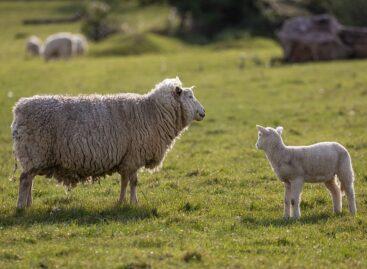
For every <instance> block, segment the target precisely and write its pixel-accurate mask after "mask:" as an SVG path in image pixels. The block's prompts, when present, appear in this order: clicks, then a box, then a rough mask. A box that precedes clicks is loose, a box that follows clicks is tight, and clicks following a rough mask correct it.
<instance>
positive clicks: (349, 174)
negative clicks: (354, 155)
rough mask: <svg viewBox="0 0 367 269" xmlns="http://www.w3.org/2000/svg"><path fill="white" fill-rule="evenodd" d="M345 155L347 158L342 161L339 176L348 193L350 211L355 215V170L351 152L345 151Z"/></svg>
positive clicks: (342, 186) (343, 188)
mask: <svg viewBox="0 0 367 269" xmlns="http://www.w3.org/2000/svg"><path fill="white" fill-rule="evenodd" d="M344 155H345V156H344V157H345V158H344V159H342V161H341V162H340V165H339V171H338V174H337V176H338V178H339V181H340V184H341V188H342V190H344V191H345V194H346V195H347V198H348V206H349V211H350V213H351V214H352V215H355V214H356V213H357V207H356V199H355V194H354V172H353V167H352V162H351V160H350V156H349V154H347V153H345V154H344Z"/></svg>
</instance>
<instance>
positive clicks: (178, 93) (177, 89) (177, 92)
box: [175, 86, 182, 96]
mask: <svg viewBox="0 0 367 269" xmlns="http://www.w3.org/2000/svg"><path fill="white" fill-rule="evenodd" d="M175 93H176V94H177V95H178V96H180V95H181V93H182V89H181V87H179V86H176V88H175Z"/></svg>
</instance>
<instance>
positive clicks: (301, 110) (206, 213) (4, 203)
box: [0, 1, 367, 268]
mask: <svg viewBox="0 0 367 269" xmlns="http://www.w3.org/2000/svg"><path fill="white" fill-rule="evenodd" d="M72 11H73V6H72V3H71V2H67V1H60V2H54V1H53V2H46V1H41V2H36V1H31V2H20V1H16V2H11V1H10V2H3V1H2V2H0V26H1V31H0V113H1V114H0V116H1V124H0V268H29V267H32V268H65V267H73V268H149V267H152V268H177V267H182V268H224V267H225V268H255V267H256V268H366V267H367V259H366V248H367V238H366V233H367V216H366V213H367V210H366V206H367V193H366V189H367V169H366V161H367V159H366V157H367V156H366V155H367V137H366V135H365V131H366V126H367V106H366V102H367V76H366V74H365V73H366V72H365V71H366V69H367V62H366V61H336V62H328V63H312V64H302V65H279V66H273V67H271V66H270V65H269V61H270V58H271V57H277V56H280V55H281V51H280V48H279V47H278V46H277V45H276V43H274V42H273V41H271V40H266V39H261V38H248V37H244V38H242V39H238V40H234V41H229V40H227V41H218V42H215V43H211V44H208V45H205V46H199V45H192V44H188V43H185V42H183V41H180V40H178V39H174V38H169V37H164V36H160V35H157V34H153V33H152V32H150V31H149V30H150V28H149V27H148V26H147V25H149V21H150V18H152V20H153V21H154V23H153V24H152V27H157V25H163V24H164V16H160V17H161V20H158V19H157V20H154V18H156V17H155V16H158V15H155V14H168V10H167V8H166V7H157V6H151V7H146V8H144V9H142V10H137V9H136V7H135V8H134V6H133V5H132V6H128V8H126V10H122V14H123V16H122V18H121V20H122V21H126V22H127V23H129V24H130V25H131V27H132V28H133V29H134V33H133V34H130V35H128V36H114V37H111V38H109V39H107V40H106V41H103V42H102V43H98V44H92V45H91V47H90V53H89V54H88V56H86V57H82V58H78V59H73V60H69V61H58V62H49V63H45V62H44V61H42V60H41V59H29V58H26V57H25V54H24V43H25V39H26V36H27V35H30V34H37V35H39V36H40V37H42V38H45V37H46V36H47V35H48V34H50V33H54V32H57V31H74V32H76V31H78V29H79V27H80V26H79V24H63V25H46V26H45V25H43V26H25V25H22V24H21V20H22V19H24V18H35V17H40V16H43V17H44V16H57V15H60V12H62V15H68V14H71V13H72ZM116 16H117V15H116ZM242 61H243V62H244V64H243V68H240V66H241V62H242ZM176 75H179V76H180V78H181V79H182V81H183V82H184V84H185V85H187V86H191V85H196V90H195V93H196V96H197V98H198V99H199V100H200V101H201V103H202V104H203V105H204V106H205V108H206V111H207V118H206V119H205V120H204V121H203V122H200V123H195V124H193V125H192V126H191V127H190V129H189V130H188V131H187V132H186V133H185V134H184V135H183V136H182V138H181V139H180V140H179V141H177V143H176V145H175V147H174V149H173V150H172V151H171V152H170V153H169V155H168V157H167V159H166V161H165V163H164V166H163V169H162V170H161V171H160V172H158V173H155V174H149V173H147V172H142V173H140V182H139V187H138V195H140V196H139V198H140V204H139V206H137V207H132V206H125V207H117V206H116V200H117V198H118V193H119V180H118V176H117V175H114V176H111V177H107V178H105V179H104V180H102V181H101V182H100V184H98V183H96V184H92V185H80V186H78V187H77V188H75V189H73V190H72V191H70V192H66V191H65V189H64V188H63V187H62V186H57V185H56V184H55V181H53V180H47V179H45V178H43V177H37V178H36V180H35V185H34V190H33V192H34V203H33V206H32V208H31V209H29V210H27V211H26V212H24V213H22V214H19V213H17V212H16V211H15V204H16V199H17V188H18V181H15V182H11V181H9V180H8V179H9V177H10V175H11V173H12V169H13V165H14V161H13V157H12V153H11V151H12V142H11V135H10V128H9V127H10V123H11V120H12V113H11V109H12V106H13V105H14V103H15V102H16V101H17V99H18V98H20V97H23V96H31V95H34V94H46V93H47V94H80V93H94V92H98V93H117V92H139V93H144V92H146V91H148V90H149V89H151V88H152V87H153V86H154V84H155V83H157V82H159V81H161V80H162V79H164V78H166V77H175V76H176ZM256 124H262V125H266V126H275V125H282V126H284V128H285V129H284V135H283V136H284V140H285V142H286V143H287V144H294V145H301V144H310V143H314V142H318V141H325V140H333V141H334V140H335V141H338V142H340V143H342V144H344V145H345V146H346V147H347V148H348V149H349V150H350V153H351V156H352V159H353V161H354V168H355V171H356V178H357V179H356V185H355V187H356V195H357V196H356V197H357V207H358V210H359V212H358V215H357V216H356V217H355V218H353V217H350V216H349V214H348V213H347V210H346V200H344V213H343V214H342V215H341V216H334V215H333V214H332V203H331V198H330V197H329V194H328V192H327V191H326V189H325V187H324V186H323V185H306V186H305V188H304V192H303V201H302V204H301V210H302V213H303V215H302V218H301V220H299V221H284V220H283V219H282V208H283V206H282V201H283V186H282V184H281V183H280V182H279V181H278V180H277V179H276V178H275V176H274V173H273V172H272V170H271V168H270V166H269V165H268V163H267V160H266V158H265V156H264V154H263V153H262V152H259V151H257V150H256V149H255V146H254V145H255V142H256V139H257V131H256V128H255V125H256ZM18 173H19V171H18ZM17 175H19V174H17Z"/></svg>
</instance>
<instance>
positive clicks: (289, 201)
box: [256, 125, 357, 219]
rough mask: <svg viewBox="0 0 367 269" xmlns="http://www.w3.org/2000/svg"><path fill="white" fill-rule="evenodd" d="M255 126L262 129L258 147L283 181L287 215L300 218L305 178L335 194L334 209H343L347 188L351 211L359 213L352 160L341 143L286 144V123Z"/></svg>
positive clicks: (286, 216)
mask: <svg viewBox="0 0 367 269" xmlns="http://www.w3.org/2000/svg"><path fill="white" fill-rule="evenodd" d="M256 127H257V129H258V131H259V137H258V141H257V143H256V147H257V148H258V149H261V150H264V151H265V154H266V157H267V159H268V160H269V163H270V165H271V167H272V168H273V170H274V172H275V174H276V175H277V177H278V178H279V179H280V180H281V181H282V182H284V187H285V199H284V217H285V218H290V217H294V218H296V219H298V218H299V217H300V216H301V211H300V196H301V192H302V187H303V184H304V183H305V182H310V183H321V182H323V183H324V184H325V186H326V188H328V190H329V191H330V194H331V196H332V199H333V205H334V212H335V213H340V212H341V211H342V191H345V193H346V195H347V198H348V204H349V211H350V213H351V214H352V215H355V214H356V211H357V209H356V202H355V195H354V184H353V182H354V172H353V168H352V161H351V158H350V155H349V153H348V151H347V150H346V149H345V148H344V147H343V146H342V145H340V144H338V143H336V142H323V143H317V144H314V145H310V146H298V147H297V146H286V145H285V144H284V143H283V140H282V137H281V135H282V131H283V127H277V128H276V129H274V128H271V127H266V128H265V127H262V126H259V125H256ZM335 176H337V177H338V179H339V181H340V185H341V188H340V187H339V184H338V182H337V180H336V178H335ZM291 206H292V211H293V214H292V212H291Z"/></svg>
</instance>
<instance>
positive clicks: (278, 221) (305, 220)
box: [241, 213, 338, 227]
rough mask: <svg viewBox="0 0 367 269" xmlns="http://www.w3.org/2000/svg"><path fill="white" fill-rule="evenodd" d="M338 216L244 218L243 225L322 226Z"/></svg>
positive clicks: (324, 214) (321, 214)
mask: <svg viewBox="0 0 367 269" xmlns="http://www.w3.org/2000/svg"><path fill="white" fill-rule="evenodd" d="M336 217H338V216H336V215H331V214H326V213H318V214H314V215H306V216H302V217H301V218H300V219H299V220H294V219H288V220H286V219H284V218H283V217H281V218H275V219H274V218H255V217H252V216H250V217H242V219H241V223H242V224H244V225H250V226H254V227H258V226H263V227H287V226H291V225H295V224H320V223H325V222H326V221H328V220H329V219H331V218H336Z"/></svg>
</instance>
